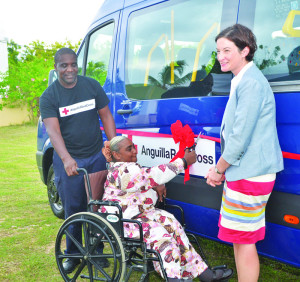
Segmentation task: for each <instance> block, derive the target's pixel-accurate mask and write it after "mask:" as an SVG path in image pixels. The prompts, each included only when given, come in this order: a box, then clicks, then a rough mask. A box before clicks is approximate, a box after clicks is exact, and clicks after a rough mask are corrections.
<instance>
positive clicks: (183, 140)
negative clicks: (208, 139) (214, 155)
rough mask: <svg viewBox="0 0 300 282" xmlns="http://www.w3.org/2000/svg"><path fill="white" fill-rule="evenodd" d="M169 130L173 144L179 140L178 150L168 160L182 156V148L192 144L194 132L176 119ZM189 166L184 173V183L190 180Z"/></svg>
mask: <svg viewBox="0 0 300 282" xmlns="http://www.w3.org/2000/svg"><path fill="white" fill-rule="evenodd" d="M171 132H172V136H173V139H174V141H175V144H177V143H178V142H179V150H178V152H177V154H176V155H175V156H174V157H173V159H172V160H171V161H170V162H173V161H175V160H176V159H178V158H183V157H184V150H185V149H186V148H188V147H191V146H193V145H194V143H195V140H194V136H195V134H194V132H193V131H192V129H191V128H190V126H189V125H188V124H186V125H185V126H184V127H182V123H181V121H179V120H177V121H176V122H175V123H173V124H172V125H171ZM189 167H190V166H188V167H187V169H186V170H185V173H184V183H185V182H186V181H188V180H190V168H189Z"/></svg>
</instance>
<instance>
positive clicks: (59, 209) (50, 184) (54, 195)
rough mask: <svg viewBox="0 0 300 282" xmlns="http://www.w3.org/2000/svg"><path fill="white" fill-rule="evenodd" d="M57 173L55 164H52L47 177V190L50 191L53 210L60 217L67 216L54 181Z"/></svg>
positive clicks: (50, 202) (49, 195) (49, 198)
mask: <svg viewBox="0 0 300 282" xmlns="http://www.w3.org/2000/svg"><path fill="white" fill-rule="evenodd" d="M54 178H55V174H54V169H53V165H51V166H50V168H49V171H48V177H47V192H48V200H49V204H50V207H51V210H52V212H53V213H54V215H55V216H56V217H58V218H61V219H64V218H65V211H64V208H63V205H62V202H61V199H60V197H59V195H58V192H57V189H56V185H55V182H54Z"/></svg>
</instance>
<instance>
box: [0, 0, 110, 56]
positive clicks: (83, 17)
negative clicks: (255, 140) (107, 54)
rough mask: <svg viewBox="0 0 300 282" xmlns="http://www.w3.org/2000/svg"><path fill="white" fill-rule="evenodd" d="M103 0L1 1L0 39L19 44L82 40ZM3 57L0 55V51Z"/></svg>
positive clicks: (75, 41)
mask: <svg viewBox="0 0 300 282" xmlns="http://www.w3.org/2000/svg"><path fill="white" fill-rule="evenodd" d="M103 2H104V0H50V1H49V0H0V41H1V40H3V38H4V37H6V38H8V40H10V39H12V40H13V41H15V42H16V43H17V44H19V45H26V44H28V43H30V42H33V41H37V40H39V41H43V42H45V43H46V44H51V43H54V42H56V41H58V42H65V41H66V40H70V41H71V42H73V43H77V42H78V41H79V40H81V39H83V38H84V36H85V33H86V31H87V29H88V27H89V25H90V24H91V22H92V20H93V19H94V17H95V15H96V13H97V11H98V9H99V8H100V7H101V5H102V3H103ZM0 56H1V54H0Z"/></svg>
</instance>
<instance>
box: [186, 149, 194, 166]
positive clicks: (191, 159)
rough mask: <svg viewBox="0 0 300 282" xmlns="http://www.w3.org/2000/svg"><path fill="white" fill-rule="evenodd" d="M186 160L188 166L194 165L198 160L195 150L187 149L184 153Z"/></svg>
mask: <svg viewBox="0 0 300 282" xmlns="http://www.w3.org/2000/svg"><path fill="white" fill-rule="evenodd" d="M184 158H185V160H186V162H187V165H188V166H189V165H192V164H193V163H195V162H196V160H197V155H196V152H195V150H192V151H190V150H189V149H186V150H185V152H184Z"/></svg>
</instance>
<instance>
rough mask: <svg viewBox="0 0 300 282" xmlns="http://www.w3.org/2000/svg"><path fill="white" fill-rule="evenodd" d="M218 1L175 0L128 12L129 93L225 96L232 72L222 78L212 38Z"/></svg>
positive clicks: (218, 17)
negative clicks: (227, 77) (129, 13)
mask: <svg viewBox="0 0 300 282" xmlns="http://www.w3.org/2000/svg"><path fill="white" fill-rule="evenodd" d="M222 6H223V0H211V1H199V0H189V1H176V0H175V1H171V3H163V4H159V5H155V6H152V7H148V8H145V9H142V10H139V11H136V12H134V13H132V14H131V15H130V18H129V22H128V33H127V46H126V63H125V64H126V66H125V83H126V93H127V95H128V97H129V98H131V99H138V100H147V99H164V98H179V97H197V96H210V95H216V94H221V95H227V94H228V93H229V87H230V79H231V74H230V75H229V79H224V78H223V79H220V75H221V76H223V75H224V74H221V70H220V66H219V64H218V62H217V60H216V53H215V50H216V45H215V40H214V39H215V37H216V35H217V34H218V32H219V29H220V22H221V16H222ZM227 76H228V74H227ZM216 89H217V90H216ZM217 92H219V93H217Z"/></svg>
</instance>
